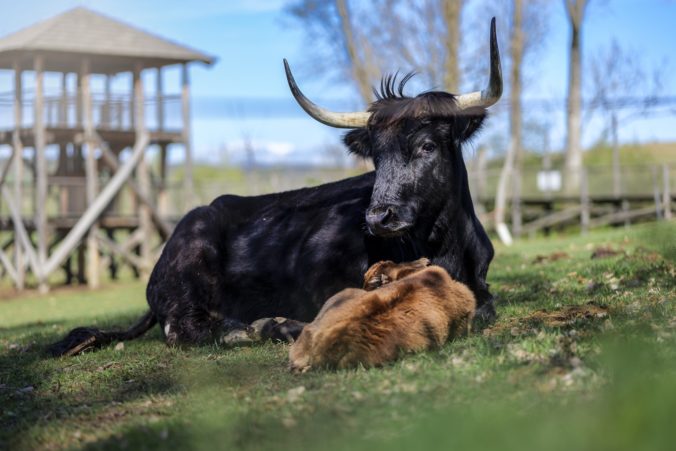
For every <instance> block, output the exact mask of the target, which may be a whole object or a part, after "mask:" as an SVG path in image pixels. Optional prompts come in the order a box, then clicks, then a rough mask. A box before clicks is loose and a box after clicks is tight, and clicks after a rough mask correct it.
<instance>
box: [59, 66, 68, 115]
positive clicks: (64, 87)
mask: <svg viewBox="0 0 676 451" xmlns="http://www.w3.org/2000/svg"><path fill="white" fill-rule="evenodd" d="M59 124H60V125H61V127H63V128H66V127H68V74H67V73H63V74H62V75H61V100H60V102H59Z"/></svg>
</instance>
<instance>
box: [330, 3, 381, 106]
mask: <svg viewBox="0 0 676 451" xmlns="http://www.w3.org/2000/svg"><path fill="white" fill-rule="evenodd" d="M336 9H337V10H338V17H339V18H340V27H341V29H342V32H343V36H344V37H345V51H346V52H347V55H348V57H349V59H350V63H351V65H352V76H353V77H354V80H355V82H356V83H357V89H358V90H359V95H360V96H361V98H362V100H363V101H364V103H366V104H369V103H371V102H372V101H373V91H372V90H371V80H369V71H368V69H367V67H366V64H367V63H366V62H364V61H362V59H361V58H360V57H359V49H357V43H356V39H355V35H354V30H353V29H352V22H351V15H350V9H349V6H348V4H347V0H336Z"/></svg>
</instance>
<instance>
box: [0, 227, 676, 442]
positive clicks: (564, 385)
mask: <svg viewBox="0 0 676 451" xmlns="http://www.w3.org/2000/svg"><path fill="white" fill-rule="evenodd" d="M599 248H611V249H612V250H613V251H615V252H617V253H615V254H613V252H605V255H604V256H602V258H596V259H591V255H592V253H593V252H594V251H595V250H598V249H599ZM605 250H606V251H608V249H605ZM489 278H490V282H491V284H492V290H493V292H494V293H495V294H496V295H497V297H498V298H499V300H498V312H499V320H498V321H497V322H496V323H495V324H494V325H493V326H492V327H491V328H489V329H486V330H483V331H475V333H474V334H473V335H472V336H470V337H469V338H467V339H462V340H458V341H455V342H451V343H449V344H447V345H446V346H444V347H443V348H442V349H440V350H436V351H430V352H425V353H420V354H417V355H410V356H406V357H404V358H402V359H401V360H399V361H397V362H395V363H393V364H391V365H388V366H386V367H384V368H377V369H368V370H367V369H357V370H353V371H339V372H324V371H316V372H310V373H306V374H303V375H293V374H290V373H289V372H288V371H287V367H286V354H287V351H288V347H287V346H286V345H284V344H275V343H268V344H264V345H259V346H253V347H241V348H234V349H224V348H221V347H217V346H206V347H200V348H186V349H181V348H167V347H166V346H165V345H164V344H163V343H162V341H161V339H160V333H159V330H153V332H152V333H149V334H148V335H147V336H145V337H143V338H142V339H139V340H137V341H133V342H128V343H125V344H124V346H123V347H122V346H117V347H113V346H111V347H109V348H106V349H103V350H101V351H99V352H94V353H87V354H84V355H81V356H78V357H74V358H64V359H51V358H47V357H45V355H44V354H43V349H44V347H45V345H46V344H47V343H49V342H51V341H54V340H56V339H57V338H59V337H60V336H62V335H63V334H64V333H66V332H67V331H68V330H69V329H70V328H71V327H74V326H78V325H85V324H86V325H97V326H111V325H126V324H129V323H130V322H131V321H132V320H133V319H134V318H135V317H136V316H137V315H138V314H139V313H140V312H142V311H143V310H144V309H145V301H144V287H143V285H142V284H140V283H136V282H128V283H119V284H116V285H109V286H107V287H104V288H103V289H101V290H100V291H97V292H88V291H78V290H65V289H64V290H56V291H54V292H53V293H52V294H50V295H48V296H45V297H40V296H38V295H33V294H28V295H25V296H23V297H21V298H16V299H13V300H5V301H0V449H2V448H4V449H13V450H14V449H64V448H80V447H84V448H91V449H100V448H103V449H108V448H112V449H119V448H126V449H133V450H136V449H164V448H180V449H214V448H217V449H298V448H301V449H346V448H349V449H381V448H387V449H402V450H404V449H405V450H409V449H457V450H467V449H514V450H543V449H546V450H550V449H566V450H571V449H574V450H584V449H588V450H606V449H607V450H611V449H613V450H614V449H627V450H629V449H632V450H634V449H641V450H647V449H673V443H675V442H676V428H674V421H676V420H675V414H676V346H675V345H676V308H675V305H674V302H675V301H676V223H673V222H672V223H671V224H665V223H661V224H652V225H644V226H640V227H634V228H632V229H630V230H625V229H615V230H610V231H601V232H595V233H592V234H589V235H587V236H576V237H570V238H554V239H550V240H546V241H545V240H537V241H527V242H524V243H521V244H519V245H518V246H514V247H513V248H509V249H507V248H498V249H497V256H496V259H495V261H494V263H493V265H492V266H491V272H490V277H489Z"/></svg>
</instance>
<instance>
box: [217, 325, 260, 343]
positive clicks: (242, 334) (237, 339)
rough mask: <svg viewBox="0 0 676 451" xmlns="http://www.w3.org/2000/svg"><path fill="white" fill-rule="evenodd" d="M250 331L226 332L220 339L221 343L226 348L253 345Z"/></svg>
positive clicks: (253, 341)
mask: <svg viewBox="0 0 676 451" xmlns="http://www.w3.org/2000/svg"><path fill="white" fill-rule="evenodd" d="M256 341H258V340H256V339H255V337H253V335H252V333H251V330H245V329H238V330H233V331H231V332H228V333H227V334H225V335H223V336H222V337H221V343H222V344H224V345H226V346H246V345H250V344H252V343H255V342H256Z"/></svg>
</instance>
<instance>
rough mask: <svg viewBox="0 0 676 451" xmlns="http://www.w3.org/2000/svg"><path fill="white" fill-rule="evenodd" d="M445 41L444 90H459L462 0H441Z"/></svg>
mask: <svg viewBox="0 0 676 451" xmlns="http://www.w3.org/2000/svg"><path fill="white" fill-rule="evenodd" d="M442 1H443V15H444V23H445V24H446V42H445V49H446V52H445V53H446V54H445V55H444V90H445V91H448V92H459V89H460V67H459V66H460V65H459V62H460V55H459V48H460V19H461V16H462V8H463V6H464V0H442Z"/></svg>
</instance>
